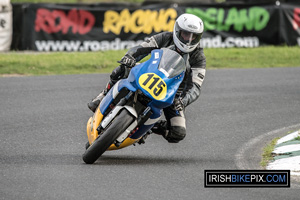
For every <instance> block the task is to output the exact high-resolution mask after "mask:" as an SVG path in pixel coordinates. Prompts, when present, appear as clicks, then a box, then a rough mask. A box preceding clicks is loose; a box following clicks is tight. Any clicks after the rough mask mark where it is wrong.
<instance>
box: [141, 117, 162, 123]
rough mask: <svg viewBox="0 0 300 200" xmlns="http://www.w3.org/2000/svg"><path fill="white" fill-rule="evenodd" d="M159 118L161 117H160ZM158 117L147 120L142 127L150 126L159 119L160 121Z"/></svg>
mask: <svg viewBox="0 0 300 200" xmlns="http://www.w3.org/2000/svg"><path fill="white" fill-rule="evenodd" d="M160 117H161V116H160ZM160 117H158V118H155V119H150V118H149V119H148V120H147V121H146V122H145V123H144V125H152V124H155V123H156V122H157V121H158V120H159V119H160Z"/></svg>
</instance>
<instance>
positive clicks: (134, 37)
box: [21, 3, 300, 51]
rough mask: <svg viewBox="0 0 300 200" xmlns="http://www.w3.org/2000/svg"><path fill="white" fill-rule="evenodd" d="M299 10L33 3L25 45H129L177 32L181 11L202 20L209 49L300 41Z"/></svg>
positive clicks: (24, 28)
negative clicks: (175, 30) (155, 36)
mask: <svg viewBox="0 0 300 200" xmlns="http://www.w3.org/2000/svg"><path fill="white" fill-rule="evenodd" d="M299 7H300V6H299ZM299 9H300V8H297V6H296V5H290V4H282V5H275V4H274V5H273V4H272V5H270V4H266V5H265V4H262V5H222V4H216V5H203V4H174V3H164V4H153V5H144V6H143V5H141V6H138V5H136V4H126V3H125V4H120V3H119V4H91V5H85V4H28V5H27V6H25V7H24V13H23V17H22V22H23V23H22V36H23V37H22V41H21V43H22V44H21V47H22V49H29V50H36V51H104V50H120V49H128V48H131V47H132V46H135V45H137V44H139V43H140V42H141V41H143V40H144V39H145V38H147V37H150V36H151V35H153V34H157V33H159V32H162V31H173V25H174V23H175V20H176V18H177V17H178V16H179V15H180V14H182V13H192V14H195V15H197V16H199V17H200V18H201V19H202V20H203V22H204V26H205V33H204V34H203V39H202V40H201V45H202V47H204V48H226V47H258V46H260V45H278V44H282V43H286V44H288V45H298V44H299V43H298V42H299V37H300V31H299V30H300V28H299V27H300V14H299V13H300V12H299Z"/></svg>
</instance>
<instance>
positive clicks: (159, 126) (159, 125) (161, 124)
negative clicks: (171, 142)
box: [151, 120, 168, 138]
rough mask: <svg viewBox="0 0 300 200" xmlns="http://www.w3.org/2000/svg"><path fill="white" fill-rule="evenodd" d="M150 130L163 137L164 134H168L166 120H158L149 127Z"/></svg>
mask: <svg viewBox="0 0 300 200" xmlns="http://www.w3.org/2000/svg"><path fill="white" fill-rule="evenodd" d="M151 131H152V133H155V134H157V135H162V136H163V137H164V138H165V137H166V135H167V134H168V129H167V121H166V120H159V121H158V122H156V124H154V126H153V127H152V128H151Z"/></svg>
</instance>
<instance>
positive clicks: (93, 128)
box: [86, 107, 103, 144]
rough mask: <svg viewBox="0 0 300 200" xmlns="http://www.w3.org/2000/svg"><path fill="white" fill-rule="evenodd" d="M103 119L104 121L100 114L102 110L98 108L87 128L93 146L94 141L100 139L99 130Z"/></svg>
mask: <svg viewBox="0 0 300 200" xmlns="http://www.w3.org/2000/svg"><path fill="white" fill-rule="evenodd" d="M102 119H103V115H102V113H101V112H100V109H99V107H98V108H97V109H96V112H95V114H94V116H93V117H91V118H90V119H89V121H88V122H87V126H86V132H87V136H88V140H89V143H90V144H92V143H93V142H94V140H95V139H96V138H97V137H98V131H97V128H98V126H99V124H100V122H101V121H102Z"/></svg>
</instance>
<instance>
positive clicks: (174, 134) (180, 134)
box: [166, 126, 186, 143]
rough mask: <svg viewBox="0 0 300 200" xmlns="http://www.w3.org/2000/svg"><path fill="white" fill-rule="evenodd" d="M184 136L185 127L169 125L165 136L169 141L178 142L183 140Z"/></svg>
mask: <svg viewBox="0 0 300 200" xmlns="http://www.w3.org/2000/svg"><path fill="white" fill-rule="evenodd" d="M185 136H186V129H185V128H184V127H180V126H175V127H174V126H172V127H170V130H169V133H168V135H167V136H166V139H167V140H168V142H169V143H178V142H179V141H181V140H183V139H184V138H185Z"/></svg>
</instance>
